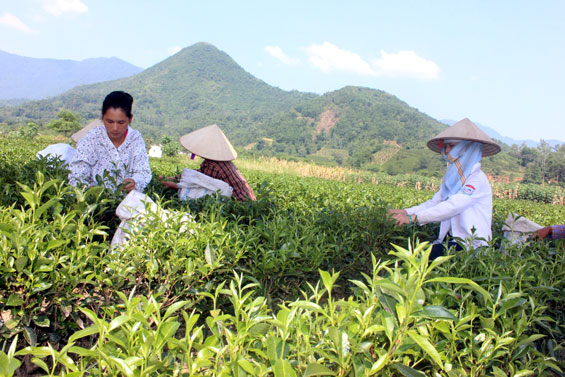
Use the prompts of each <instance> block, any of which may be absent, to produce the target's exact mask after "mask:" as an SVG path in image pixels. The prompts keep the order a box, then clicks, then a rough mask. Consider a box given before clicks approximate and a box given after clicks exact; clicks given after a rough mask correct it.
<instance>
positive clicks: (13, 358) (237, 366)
mask: <svg viewBox="0 0 565 377" xmlns="http://www.w3.org/2000/svg"><path fill="white" fill-rule="evenodd" d="M1 141H2V144H1V145H2V146H1V147H0V166H2V168H1V169H2V170H1V174H0V185H1V187H2V189H3V193H2V197H1V199H0V206H1V207H2V210H1V211H0V268H1V269H2V273H1V275H0V305H1V307H0V314H1V320H2V321H1V324H2V326H1V327H0V335H1V336H2V339H3V340H2V342H1V343H0V345H2V351H1V352H0V375H8V376H10V375H15V374H20V375H26V374H36V375H57V376H63V375H65V376H86V375H100V376H123V375H126V376H154V375H179V376H181V375H183V376H185V375H186V376H190V375H209V376H218V375H223V376H247V375H249V376H270V375H274V376H295V375H298V376H319V375H339V376H345V375H348V376H349V375H350V376H364V375H385V376H423V375H434V376H483V375H485V376H486V375H494V376H527V375H548V376H551V375H555V373H561V369H562V362H563V339H564V337H563V331H564V323H565V322H564V314H563V303H564V300H563V296H564V293H565V284H564V281H565V280H564V270H563V262H564V259H565V256H564V255H565V254H564V251H563V244H562V243H561V242H560V241H558V242H539V243H530V244H528V245H526V246H512V245H509V244H508V243H506V242H505V241H504V240H502V239H501V238H500V237H499V236H500V235H501V232H500V228H501V224H502V221H503V220H504V219H505V218H506V216H507V214H508V212H509V211H513V212H516V213H519V214H521V215H524V216H526V217H528V218H531V219H532V220H534V221H536V222H538V223H540V224H544V225H547V224H552V223H563V222H565V211H564V209H563V207H562V206H552V205H545V204H539V203H533V202H529V201H510V200H496V201H495V226H494V228H495V229H494V230H495V239H493V241H492V242H491V244H490V246H489V248H488V249H487V250H483V251H481V252H480V253H478V254H477V252H476V251H473V250H468V251H464V252H459V253H457V254H452V255H449V256H447V257H445V258H441V259H439V260H437V261H435V262H433V263H428V260H427V254H428V247H427V245H426V244H425V243H420V240H421V241H424V240H432V239H433V238H434V236H435V234H436V232H437V228H436V227H435V226H425V227H421V228H417V229H414V228H403V229H400V228H397V227H395V226H394V225H393V224H392V223H391V222H390V220H389V219H388V218H387V217H386V210H387V209H388V208H398V207H405V206H409V205H413V204H415V203H418V202H421V201H422V200H425V199H426V198H428V197H430V196H431V195H432V194H433V193H432V192H427V191H417V190H412V189H407V188H399V187H393V186H387V185H373V184H355V183H344V182H336V181H330V180H322V179H314V178H299V177H297V176H293V175H275V174H268V173H263V172H260V171H256V170H253V171H251V170H250V171H244V174H245V175H246V177H247V178H248V180H249V182H250V183H251V185H252V186H253V188H254V190H255V191H256V194H257V197H258V201H257V202H246V203H239V202H235V201H233V200H226V199H223V198H217V197H208V198H205V199H201V200H197V201H193V202H190V203H181V202H179V201H178V200H177V199H176V194H175V193H174V192H167V191H165V190H164V189H163V188H162V187H160V186H159V185H158V184H157V182H156V180H154V181H153V182H152V183H151V184H150V186H149V187H148V190H147V193H148V194H149V195H150V196H151V197H152V198H153V199H155V200H156V201H157V202H158V203H159V205H160V207H161V208H163V209H167V210H169V211H170V213H169V217H168V219H167V220H166V221H163V220H162V219H161V216H160V215H161V213H156V214H152V215H149V216H148V217H147V218H146V219H145V220H144V226H143V227H141V228H140V229H139V230H138V231H137V232H136V233H135V235H134V236H133V238H132V239H131V240H130V242H129V243H128V244H127V246H125V247H123V248H119V249H110V247H109V243H110V239H111V236H112V234H113V232H114V231H115V229H116V227H117V225H118V223H119V220H118V219H117V218H116V216H115V214H114V211H115V208H116V206H117V204H118V203H119V201H120V200H121V199H122V198H123V193H120V192H118V193H112V192H107V191H105V190H102V189H101V188H91V189H89V190H87V191H86V192H82V191H80V190H78V189H76V188H73V187H69V186H67V185H66V183H65V174H66V171H65V170H64V169H62V168H61V166H60V164H59V163H57V162H53V161H46V160H36V159H35V158H34V154H35V152H36V151H37V150H39V149H40V148H41V146H42V144H41V143H45V141H40V143H29V142H26V143H22V141H18V140H14V139H3V140H1ZM151 163H152V168H153V170H154V173H155V175H156V176H157V175H161V174H162V175H170V174H172V173H175V172H178V171H179V169H180V168H181V167H183V166H185V165H183V164H189V163H188V162H187V161H185V160H183V161H182V163H181V164H179V160H178V159H169V160H167V159H164V160H154V161H152V162H151ZM187 213H189V214H190V215H191V216H192V219H193V221H190V222H186V221H183V215H185V214H187ZM393 245H398V246H393ZM501 246H502V247H503V249H504V251H501Z"/></svg>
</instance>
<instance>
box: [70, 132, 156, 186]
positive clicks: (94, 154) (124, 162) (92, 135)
mask: <svg viewBox="0 0 565 377" xmlns="http://www.w3.org/2000/svg"><path fill="white" fill-rule="evenodd" d="M70 170H71V173H70V174H69V183H70V184H72V185H76V184H77V183H79V182H80V183H84V184H86V185H87V186H89V187H90V186H94V185H96V184H97V179H96V177H97V176H98V177H101V178H102V177H105V174H108V175H109V177H110V178H113V179H104V186H106V187H107V188H109V189H115V185H114V181H115V183H116V184H121V183H122V182H123V181H124V179H126V178H131V179H133V180H134V181H135V189H136V190H138V191H143V190H144V189H145V187H146V186H147V184H149V182H150V181H151V177H152V173H151V168H150V167H149V157H148V156H147V149H146V148H145V142H144V141H143V138H142V137H141V134H140V133H139V131H137V130H134V129H132V128H128V132H127V135H126V139H125V140H124V142H123V144H122V145H120V146H119V148H116V147H115V146H114V144H112V141H111V140H110V138H109V137H108V134H107V133H106V127H104V126H98V127H96V128H93V129H92V130H90V132H89V133H87V134H86V135H85V136H84V137H83V138H82V139H80V140H79V142H78V144H77V153H76V155H75V157H74V159H73V161H72V162H71V165H70Z"/></svg>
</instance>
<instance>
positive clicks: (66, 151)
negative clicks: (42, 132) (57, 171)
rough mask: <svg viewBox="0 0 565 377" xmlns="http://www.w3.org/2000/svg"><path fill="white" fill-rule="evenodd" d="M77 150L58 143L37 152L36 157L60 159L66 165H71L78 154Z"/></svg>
mask: <svg viewBox="0 0 565 377" xmlns="http://www.w3.org/2000/svg"><path fill="white" fill-rule="evenodd" d="M76 152H77V151H76V149H74V148H73V147H71V146H70V145H69V144H64V143H58V144H51V145H48V146H47V147H46V148H45V149H42V150H40V151H39V152H37V154H36V156H37V158H39V157H48V156H51V157H59V158H60V159H61V160H62V161H63V162H64V163H65V165H70V163H71V162H72V161H73V158H74V157H75V154H76Z"/></svg>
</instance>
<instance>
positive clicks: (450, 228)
mask: <svg viewBox="0 0 565 377" xmlns="http://www.w3.org/2000/svg"><path fill="white" fill-rule="evenodd" d="M406 212H407V213H408V215H413V214H415V215H416V216H417V219H418V220H417V221H418V224H421V225H423V224H427V223H432V222H440V223H441V225H440V230H439V236H438V238H437V240H436V241H435V242H434V243H441V242H443V240H444V238H445V236H446V235H447V233H448V232H450V233H451V235H452V236H454V237H459V238H467V237H471V236H473V232H472V229H473V228H474V229H475V233H474V236H475V237H478V238H484V240H479V239H474V240H473V247H479V246H484V245H486V243H487V242H486V240H488V239H490V238H491V236H492V230H491V225H492V190H491V187H490V183H489V181H488V178H487V176H486V175H485V173H483V171H482V170H481V164H480V163H476V164H475V166H473V169H472V170H471V173H470V174H469V177H468V178H467V180H466V181H465V185H464V186H463V187H462V188H461V190H460V191H459V192H458V193H457V194H454V195H451V196H450V197H449V199H447V200H444V201H442V195H441V191H439V192H437V193H436V194H435V195H434V196H433V198H432V199H430V200H428V201H426V202H424V203H422V204H420V205H418V206H415V207H410V208H406Z"/></svg>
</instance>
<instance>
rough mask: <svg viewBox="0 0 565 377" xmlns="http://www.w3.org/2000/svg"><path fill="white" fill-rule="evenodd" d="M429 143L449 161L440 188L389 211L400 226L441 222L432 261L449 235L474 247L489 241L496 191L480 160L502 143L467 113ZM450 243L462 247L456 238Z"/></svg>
mask: <svg viewBox="0 0 565 377" xmlns="http://www.w3.org/2000/svg"><path fill="white" fill-rule="evenodd" d="M427 145H428V148H430V149H431V150H432V151H434V152H438V153H441V154H442V157H443V158H444V159H445V160H446V161H447V164H448V165H447V170H446V172H445V175H444V176H443V181H442V184H441V187H440V190H439V191H438V192H437V193H436V194H435V195H434V196H433V198H432V199H430V200H428V201H426V202H424V203H422V204H420V205H418V206H415V207H410V208H406V209H392V210H390V211H389V215H390V216H392V218H393V219H394V220H395V221H396V223H397V225H406V224H409V225H410V224H419V225H424V224H428V223H433V222H439V223H440V231H439V236H438V238H437V240H435V241H434V245H433V249H432V253H431V255H430V260H433V259H435V258H437V257H439V256H441V255H443V254H444V246H443V245H442V242H443V241H444V239H445V238H446V236H448V235H449V236H450V238H461V239H465V238H472V243H471V245H472V246H473V247H475V248H476V247H480V246H484V245H486V244H487V241H488V240H489V239H490V238H491V223H492V191H491V188H490V184H489V181H488V179H487V176H486V175H485V173H483V171H482V170H481V162H480V161H481V158H482V157H487V156H492V155H495V154H497V153H498V152H500V146H499V145H498V144H496V143H495V142H494V141H492V139H491V138H489V137H488V136H487V135H486V134H485V133H484V132H483V131H481V130H480V129H479V128H478V127H477V126H476V125H475V124H473V123H472V122H471V121H470V120H469V119H467V118H465V119H463V120H461V121H459V122H457V123H455V124H454V125H453V126H451V127H449V128H448V129H446V130H445V131H443V132H441V133H440V134H439V135H437V136H436V137H434V138H433V139H431V140H430V141H428V143H427ZM473 231H474V233H473ZM450 246H455V247H456V248H457V249H460V246H459V244H457V243H455V242H454V241H451V240H450V241H449V244H448V247H450Z"/></svg>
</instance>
